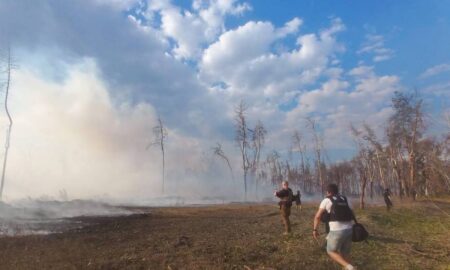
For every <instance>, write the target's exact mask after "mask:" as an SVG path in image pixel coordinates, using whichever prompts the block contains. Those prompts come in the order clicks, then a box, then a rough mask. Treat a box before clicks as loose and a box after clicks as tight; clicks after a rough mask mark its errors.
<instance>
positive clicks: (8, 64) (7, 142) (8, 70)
mask: <svg viewBox="0 0 450 270" xmlns="http://www.w3.org/2000/svg"><path fill="white" fill-rule="evenodd" d="M11 69H12V63H11V50H10V48H9V47H8V53H7V60H6V83H5V103H4V105H5V112H6V115H7V117H8V121H9V125H8V128H7V130H6V140H5V155H4V157H3V169H2V182H1V185H0V200H2V196H3V188H4V186H5V174H6V163H7V160H8V150H9V146H10V139H11V130H12V126H13V120H12V117H11V114H10V113H9V109H8V97H9V90H10V86H11Z"/></svg>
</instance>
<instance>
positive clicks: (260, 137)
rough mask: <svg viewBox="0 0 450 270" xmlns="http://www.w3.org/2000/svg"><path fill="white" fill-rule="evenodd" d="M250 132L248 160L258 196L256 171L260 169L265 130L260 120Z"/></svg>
mask: <svg viewBox="0 0 450 270" xmlns="http://www.w3.org/2000/svg"><path fill="white" fill-rule="evenodd" d="M251 133H252V144H251V149H252V159H251V162H250V173H251V177H252V179H253V180H254V182H255V192H256V196H258V177H257V171H258V170H259V169H260V159H261V151H262V148H263V146H264V143H265V141H266V135H267V130H266V129H265V128H264V125H263V123H262V122H261V121H258V123H257V124H256V126H255V127H254V128H253V130H251Z"/></svg>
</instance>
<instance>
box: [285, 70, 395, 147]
mask: <svg viewBox="0 0 450 270" xmlns="http://www.w3.org/2000/svg"><path fill="white" fill-rule="evenodd" d="M348 75H349V77H347V78H341V79H336V78H331V79H330V80H328V81H326V82H324V83H323V84H322V85H321V87H320V88H318V89H315V90H311V91H305V92H304V93H302V94H301V95H300V96H299V97H298V106H297V107H296V108H295V109H294V110H292V111H290V112H288V113H287V117H286V122H285V126H287V127H299V126H305V118H306V117H313V119H315V120H316V121H317V124H318V125H319V126H321V129H322V132H323V134H324V136H325V142H326V143H330V144H331V145H328V147H329V148H330V149H332V148H335V147H336V145H339V146H340V147H341V148H349V149H351V148H352V141H351V139H349V135H348V134H349V132H348V129H349V125H350V123H354V124H357V125H358V124H361V123H363V122H365V123H367V124H369V125H371V126H372V127H376V130H378V131H379V133H380V135H381V134H382V128H381V127H382V125H383V123H384V122H385V120H386V119H387V117H388V116H389V115H390V113H391V111H392V110H391V108H390V98H391V96H392V94H393V92H394V91H397V90H401V85H400V80H399V78H398V77H396V76H378V75H376V74H375V73H374V71H373V68H372V67H369V66H359V67H356V68H354V69H352V70H350V71H349V72H348Z"/></svg>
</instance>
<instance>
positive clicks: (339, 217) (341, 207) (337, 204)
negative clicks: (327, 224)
mask: <svg viewBox="0 0 450 270" xmlns="http://www.w3.org/2000/svg"><path fill="white" fill-rule="evenodd" d="M327 198H328V199H330V200H331V203H332V205H331V211H330V219H329V221H351V220H352V219H353V212H352V210H351V209H350V207H349V206H348V202H347V198H346V197H345V196H342V195H335V196H328V197H327Z"/></svg>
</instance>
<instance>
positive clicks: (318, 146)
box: [306, 117, 325, 194]
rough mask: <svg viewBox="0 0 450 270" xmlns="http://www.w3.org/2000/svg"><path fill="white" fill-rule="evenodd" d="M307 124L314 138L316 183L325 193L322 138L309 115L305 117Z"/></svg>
mask: <svg viewBox="0 0 450 270" xmlns="http://www.w3.org/2000/svg"><path fill="white" fill-rule="evenodd" d="M306 120H307V121H308V125H309V127H310V128H311V131H312V134H313V138H314V152H315V154H316V167H317V180H318V183H317V185H318V186H320V190H321V192H322V194H324V193H325V181H324V177H323V171H322V170H323V168H322V167H323V164H322V149H323V139H322V137H321V136H320V134H319V131H318V129H317V124H316V121H315V120H314V119H312V118H310V117H308V118H306Z"/></svg>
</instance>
